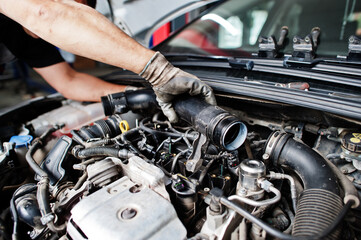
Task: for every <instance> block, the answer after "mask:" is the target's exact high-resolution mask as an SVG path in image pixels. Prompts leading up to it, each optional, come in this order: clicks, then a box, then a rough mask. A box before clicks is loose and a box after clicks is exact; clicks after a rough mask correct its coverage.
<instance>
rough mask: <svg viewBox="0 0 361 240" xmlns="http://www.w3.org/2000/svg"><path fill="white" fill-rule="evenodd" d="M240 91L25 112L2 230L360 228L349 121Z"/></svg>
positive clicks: (8, 176)
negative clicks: (29, 115)
mask: <svg viewBox="0 0 361 240" xmlns="http://www.w3.org/2000/svg"><path fill="white" fill-rule="evenodd" d="M247 101H248V100H244V99H241V100H239V99H232V98H229V97H227V96H223V97H222V96H220V97H219V105H220V106H221V107H219V106H211V105H208V104H207V103H205V102H203V101H202V100H200V99H197V98H191V97H184V98H180V99H178V100H176V101H175V102H174V108H175V110H176V112H177V114H178V116H179V117H180V119H181V120H180V121H179V122H177V123H175V124H173V123H170V122H168V121H167V119H166V118H165V117H164V116H163V115H162V113H161V112H160V110H159V108H158V106H157V102H156V100H155V96H154V93H153V92H152V91H151V90H148V89H143V90H137V91H128V92H125V93H118V94H113V95H109V96H105V97H103V98H102V104H100V103H94V104H82V103H77V102H72V101H64V102H63V103H62V106H60V107H58V108H55V109H53V110H51V111H48V112H46V113H43V114H40V115H39V116H36V117H34V118H33V119H31V120H29V121H27V122H24V124H23V125H22V126H21V127H19V128H17V134H16V135H14V136H12V137H11V139H8V140H7V141H3V143H2V144H1V145H2V146H1V152H0V165H1V186H0V187H1V191H2V193H1V195H2V200H1V216H0V220H1V222H0V232H1V234H0V239H11V238H12V239H63V240H65V239H73V240H84V239H194V240H196V239H234V240H235V239H257V240H258V239H277V238H278V239H360V235H359V232H360V223H361V221H360V220H361V219H360V216H361V215H360V212H359V211H360V208H359V203H360V200H359V199H360V198H359V192H358V190H360V189H361V174H360V173H361V155H360V154H361V133H359V132H358V129H359V123H357V122H355V121H354V122H352V121H348V120H345V119H342V118H339V117H335V116H331V117H329V118H326V117H324V116H321V115H319V116H318V117H317V116H316V115H309V116H306V114H304V113H303V112H300V111H301V110H299V109H298V110H297V109H296V111H294V112H293V113H292V114H291V113H290V112H288V110H289V109H290V108H291V107H292V106H284V108H285V109H286V111H285V110H284V109H283V110H282V109H280V108H279V105H278V110H275V108H276V109H277V107H275V106H276V105H275V104H272V103H267V102H258V103H257V102H253V103H252V104H249V105H248V106H249V107H248V108H242V107H241V105H243V104H244V105H246V103H247ZM248 103H249V102H248ZM265 105H269V106H274V107H275V108H273V109H272V110H265V107H264V106H265ZM250 106H252V107H250ZM288 107H289V108H288ZM247 109H248V110H247ZM287 109H288V110H287ZM292 109H293V107H292ZM103 111H104V113H105V116H104V115H103ZM277 111H279V112H278V113H277ZM271 113H273V114H274V115H272V114H271ZM291 115H293V117H290V116H291ZM296 115H297V116H298V117H294V116H296ZM300 116H301V117H300ZM320 116H321V117H320ZM320 119H321V120H320ZM336 119H337V121H336Z"/></svg>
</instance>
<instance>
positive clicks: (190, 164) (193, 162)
mask: <svg viewBox="0 0 361 240" xmlns="http://www.w3.org/2000/svg"><path fill="white" fill-rule="evenodd" d="M208 144H209V141H208V139H207V137H206V135H203V134H199V135H198V137H197V139H196V140H194V142H193V152H192V154H191V155H190V156H189V158H188V160H187V163H186V169H187V171H189V172H193V173H194V172H196V171H198V169H199V168H200V167H201V166H202V163H203V158H201V157H202V149H203V148H204V147H207V146H208Z"/></svg>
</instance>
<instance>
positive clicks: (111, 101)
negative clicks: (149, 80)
mask: <svg viewBox="0 0 361 240" xmlns="http://www.w3.org/2000/svg"><path fill="white" fill-rule="evenodd" d="M101 100H102V104H103V108H104V113H105V115H111V114H115V113H125V112H127V111H129V110H132V111H133V112H137V111H147V112H148V113H149V112H154V110H158V111H159V106H158V104H157V101H156V98H155V94H154V92H153V91H152V90H139V91H131V92H125V93H115V94H111V95H108V96H105V97H102V98H101ZM173 106H174V109H175V111H176V113H177V114H178V116H179V117H180V118H181V119H183V120H184V121H186V122H188V123H189V124H191V125H193V127H194V128H195V129H196V130H197V131H199V132H200V133H202V134H204V135H205V136H207V137H208V138H209V139H210V140H212V141H213V143H214V144H215V145H217V146H219V147H222V148H224V149H226V150H229V151H233V150H235V149H237V148H238V147H240V146H241V145H242V144H243V142H244V141H245V139H246V137H247V128H246V126H245V125H244V124H243V123H242V122H240V121H239V120H238V119H237V118H236V117H235V116H233V115H232V114H230V113H229V112H228V111H226V110H224V109H222V108H220V107H218V106H212V105H210V104H208V103H206V102H205V101H202V100H201V99H198V98H195V97H188V98H179V99H176V100H174V101H173Z"/></svg>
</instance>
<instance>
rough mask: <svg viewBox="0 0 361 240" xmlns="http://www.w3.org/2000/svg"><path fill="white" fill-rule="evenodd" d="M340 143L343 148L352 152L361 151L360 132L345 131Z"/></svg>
mask: <svg viewBox="0 0 361 240" xmlns="http://www.w3.org/2000/svg"><path fill="white" fill-rule="evenodd" d="M341 143H342V147H343V148H344V149H346V150H348V151H350V152H353V153H361V133H347V134H345V135H344V137H343V138H342V140H341Z"/></svg>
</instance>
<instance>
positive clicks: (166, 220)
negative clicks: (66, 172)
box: [67, 176, 187, 240]
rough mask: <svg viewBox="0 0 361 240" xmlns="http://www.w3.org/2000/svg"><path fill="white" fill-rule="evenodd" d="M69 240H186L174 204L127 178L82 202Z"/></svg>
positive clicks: (72, 221) (71, 222) (70, 227)
mask: <svg viewBox="0 0 361 240" xmlns="http://www.w3.org/2000/svg"><path fill="white" fill-rule="evenodd" d="M71 214H72V217H71V219H70V220H69V223H68V226H67V232H68V234H69V236H70V237H71V238H72V239H74V240H80V239H81V240H83V239H154V240H155V239H186V234H187V232H186V229H185V227H184V226H183V224H182V223H181V221H180V220H179V219H178V217H177V214H176V212H175V210H174V207H173V206H172V204H171V203H170V202H169V201H167V200H166V199H164V198H163V197H161V196H160V195H159V194H157V193H156V192H154V191H152V190H151V189H149V188H147V187H144V188H139V187H138V186H137V185H136V184H135V183H133V182H132V181H130V180H129V178H128V177H126V176H125V177H122V178H121V179H119V180H117V181H115V182H113V183H112V184H110V185H108V186H106V187H104V188H102V189H100V190H98V191H97V192H95V193H93V194H91V195H90V196H87V197H85V198H84V199H82V200H81V201H80V202H79V203H78V204H77V205H76V206H75V207H74V208H73V209H72V210H71Z"/></svg>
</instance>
